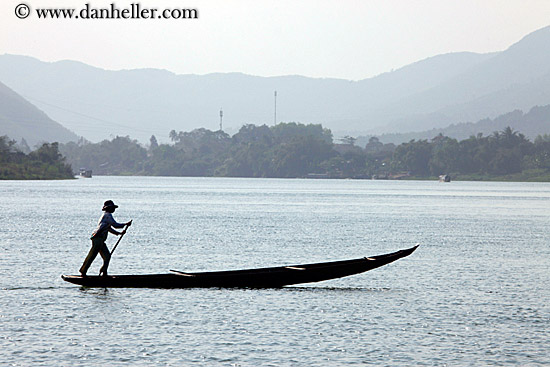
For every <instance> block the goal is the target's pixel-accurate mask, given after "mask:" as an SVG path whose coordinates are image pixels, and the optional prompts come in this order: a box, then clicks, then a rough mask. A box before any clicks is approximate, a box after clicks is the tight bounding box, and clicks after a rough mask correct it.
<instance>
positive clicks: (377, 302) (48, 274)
mask: <svg viewBox="0 0 550 367" xmlns="http://www.w3.org/2000/svg"><path fill="white" fill-rule="evenodd" d="M0 198H1V199H0V361H2V362H1V363H0V364H2V365H7V366H11V365H13V366H40V365H44V366H101V365H105V366H122V365H131V366H155V365H158V366H188V365H197V366H210V365H212V366H218V365H219V366H348V365H373V366H445V365H447V366H465V365H472V366H473V365H475V366H516V365H522V366H541V365H550V343H549V340H550V304H549V300H550V185H549V184H540V183H536V184H535V183H477V182H476V183H474V182H452V183H448V184H443V183H438V182H427V181H424V182H418V181H403V182H400V181H352V180H277V179H223V178H158V177H94V178H92V179H77V180H71V181H29V182H22V181H8V182H0ZM107 199H112V200H114V201H115V203H117V204H118V205H119V206H120V207H119V209H118V210H117V211H116V213H115V218H116V219H118V220H119V221H127V220H129V219H133V220H134V225H133V226H132V227H131V228H130V229H129V231H128V233H127V235H126V236H125V237H124V238H123V240H122V241H121V243H120V245H119V247H118V248H117V250H116V252H115V255H114V257H113V259H112V262H111V266H110V268H109V272H110V273H111V274H138V273H164V272H167V271H168V269H179V270H182V271H201V270H225V269H239V268H250V267H263V266H276V265H289V264H299V263H308V262H317V261H330V260H343V259H348V258H355V257H363V256H369V255H379V254H384V253H388V252H393V251H396V250H399V249H402V248H408V247H411V246H413V245H414V244H416V243H420V244H421V246H420V248H419V249H418V250H417V251H416V252H415V253H414V254H412V255H411V256H410V257H408V258H404V259H401V260H399V261H397V262H395V263H392V264H390V265H387V266H384V267H382V268H379V269H375V270H372V271H370V272H367V273H364V274H360V275H356V276H352V277H348V278H342V279H337V280H332V281H327V282H322V283H314V284H309V285H303V286H299V287H298V286H296V287H289V288H283V289H260V290H251V289H177V290H151V289H85V288H80V287H78V286H74V285H70V284H68V283H64V282H63V281H62V280H61V278H60V275H61V274H62V273H65V274H67V273H68V274H76V273H77V272H78V268H79V267H80V265H81V263H82V261H83V259H84V257H85V256H86V253H87V251H88V249H89V246H90V240H89V236H90V234H91V232H92V230H93V229H94V227H95V226H96V223H97V220H98V218H99V216H100V215H101V206H102V204H103V201H105V200H107ZM115 240H116V238H114V237H110V238H109V239H108V243H109V244H110V245H112V244H113V243H114V242H115ZM101 262H102V261H101V259H100V258H98V260H96V262H95V263H94V265H93V266H92V268H91V269H90V273H91V274H95V273H96V272H97V271H98V269H99V267H100V265H101Z"/></svg>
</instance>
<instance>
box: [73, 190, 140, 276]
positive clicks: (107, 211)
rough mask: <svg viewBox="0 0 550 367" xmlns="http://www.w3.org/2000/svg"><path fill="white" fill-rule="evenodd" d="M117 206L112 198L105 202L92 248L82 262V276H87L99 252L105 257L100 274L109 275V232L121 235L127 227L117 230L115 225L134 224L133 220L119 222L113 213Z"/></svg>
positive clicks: (93, 237)
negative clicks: (106, 242)
mask: <svg viewBox="0 0 550 367" xmlns="http://www.w3.org/2000/svg"><path fill="white" fill-rule="evenodd" d="M116 208H118V205H115V203H113V201H112V200H107V201H106V202H105V203H104V204H103V209H101V210H103V211H104V213H103V215H102V216H101V218H99V223H98V224H97V228H96V230H95V231H94V233H93V234H92V237H91V240H92V248H91V249H90V252H89V253H88V256H86V259H85V260H84V264H82V267H81V268H80V274H82V276H86V272H87V271H88V268H89V267H90V265H92V262H93V261H94V259H95V258H96V256H97V254H98V253H99V254H100V255H101V257H102V258H103V266H102V267H101V270H100V271H99V275H104V276H107V268H108V267H109V261H110V260H111V252H110V251H109V249H108V248H107V245H106V244H105V240H107V234H108V232H111V233H112V234H115V235H117V236H120V235H122V234H124V232H126V229H125V230H124V231H122V232H117V231H115V230H114V229H113V227H114V228H122V227H124V226H128V227H129V226H131V225H132V221H129V222H126V223H118V222H117V221H116V220H115V219H114V218H113V213H114V212H115V209H116Z"/></svg>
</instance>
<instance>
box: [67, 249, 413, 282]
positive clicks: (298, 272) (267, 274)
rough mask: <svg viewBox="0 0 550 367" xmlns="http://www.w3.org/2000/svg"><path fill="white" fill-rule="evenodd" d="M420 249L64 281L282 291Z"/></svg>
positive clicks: (351, 272) (375, 265) (374, 265)
mask: <svg viewBox="0 0 550 367" xmlns="http://www.w3.org/2000/svg"><path fill="white" fill-rule="evenodd" d="M417 247H418V245H416V246H414V247H411V248H409V249H406V250H401V251H397V252H393V253H390V254H385V255H378V256H371V257H363V258H359V259H354V260H344V261H333V262H326V263H317V264H304V265H292V266H280V267H274V268H260V269H247V270H230V271H214V272H201V273H187V272H183V271H177V270H171V271H172V273H167V274H144V275H109V276H84V277H83V276H80V275H62V276H61V278H63V280H64V281H66V282H70V283H74V284H78V285H81V286H85V287H100V288H108V287H113V288H208V287H215V288H279V287H283V286H286V285H292V284H300V283H311V282H320V281H323V280H329V279H336V278H342V277H345V276H349V275H354V274H359V273H363V272H365V271H368V270H372V269H375V268H378V267H380V266H383V265H386V264H389V263H391V262H394V261H395V260H398V259H401V258H402V257H406V256H409V255H410V254H412V253H413V252H414V250H416V248H417Z"/></svg>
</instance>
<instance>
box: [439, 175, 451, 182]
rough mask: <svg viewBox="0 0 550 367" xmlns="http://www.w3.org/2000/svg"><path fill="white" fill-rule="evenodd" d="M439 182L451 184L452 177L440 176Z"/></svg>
mask: <svg viewBox="0 0 550 367" xmlns="http://www.w3.org/2000/svg"><path fill="white" fill-rule="evenodd" d="M439 182H451V175H441V176H439Z"/></svg>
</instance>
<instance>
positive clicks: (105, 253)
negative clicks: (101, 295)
mask: <svg viewBox="0 0 550 367" xmlns="http://www.w3.org/2000/svg"><path fill="white" fill-rule="evenodd" d="M99 253H100V255H101V257H102V258H103V266H102V267H101V269H100V270H99V274H100V275H101V274H103V275H104V276H107V268H108V267H109V261H111V252H110V251H109V249H108V248H107V245H106V244H105V242H103V245H102V246H101V247H100V248H99Z"/></svg>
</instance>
